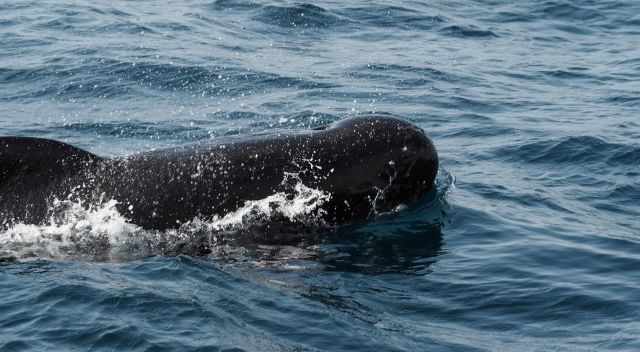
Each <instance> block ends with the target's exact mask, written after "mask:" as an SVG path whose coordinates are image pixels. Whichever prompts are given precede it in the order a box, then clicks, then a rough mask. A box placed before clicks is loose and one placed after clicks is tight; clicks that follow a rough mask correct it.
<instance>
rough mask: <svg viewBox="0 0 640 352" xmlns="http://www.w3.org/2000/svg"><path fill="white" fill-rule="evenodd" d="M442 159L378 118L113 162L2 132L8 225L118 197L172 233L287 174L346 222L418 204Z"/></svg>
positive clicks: (414, 133)
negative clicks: (54, 207) (61, 207)
mask: <svg viewBox="0 0 640 352" xmlns="http://www.w3.org/2000/svg"><path fill="white" fill-rule="evenodd" d="M437 170H438V156H437V153H436V149H435V147H434V145H433V143H432V141H431V140H430V139H429V138H428V137H427V135H426V134H425V132H424V131H423V130H422V129H420V128H418V127H417V126H415V125H413V124H412V123H410V122H407V121H404V120H402V119H399V118H396V117H391V116H386V115H371V116H364V117H354V118H347V119H344V120H341V121H338V122H336V123H333V124H331V125H328V126H325V127H323V128H317V129H313V130H305V131H290V132H280V133H275V134H271V135H262V136H251V137H244V138H236V139H232V140H226V141H218V142H213V143H212V142H208V143H196V144H192V145H187V146H180V147H175V148H170V149H162V150H154V151H149V152H142V153H138V154H133V155H130V156H126V157H120V158H104V157H100V156H97V155H95V154H93V153H90V152H88V151H85V150H82V149H79V148H76V147H73V146H71V145H68V144H65V143H62V142H58V141H54V140H48V139H40V138H29V137H0V227H2V226H4V227H5V228H7V227H9V226H11V225H12V224H16V223H26V224H43V223H47V222H48V221H50V220H49V219H50V216H51V214H50V209H51V203H52V201H53V200H54V199H73V200H77V201H81V202H82V204H83V205H85V206H90V205H91V204H96V202H100V201H101V200H105V199H114V200H116V201H117V208H118V211H119V212H120V213H121V214H122V215H123V216H125V217H126V218H127V219H128V221H130V222H131V223H133V224H136V225H139V226H141V227H142V228H145V229H157V230H165V229H170V228H178V227H180V225H181V224H183V223H186V222H189V221H190V220H192V219H194V218H196V217H198V218H201V219H207V218H212V217H214V216H222V215H224V214H227V213H228V212H231V211H234V210H237V209H239V208H240V207H241V206H243V204H245V202H247V201H250V200H258V199H263V198H265V197H268V196H269V195H271V194H274V193H275V192H282V191H285V190H286V188H287V185H286V182H283V179H285V177H286V175H287V174H295V175H296V177H297V179H299V181H300V182H302V183H303V184H304V185H306V186H308V187H311V188H314V189H318V190H321V191H323V192H326V193H328V194H330V199H329V200H328V201H327V202H325V203H324V204H323V205H322V208H323V215H322V217H323V219H324V221H326V223H328V224H333V225H341V224H349V223H358V222H362V221H366V220H367V219H369V218H370V217H371V216H372V214H374V213H376V212H380V211H388V210H391V209H394V208H396V207H397V206H399V205H401V204H406V205H410V204H412V203H414V202H416V201H418V200H419V199H420V198H422V197H423V196H424V195H425V194H426V193H427V192H429V191H430V190H432V189H433V187H434V180H435V177H436V173H437Z"/></svg>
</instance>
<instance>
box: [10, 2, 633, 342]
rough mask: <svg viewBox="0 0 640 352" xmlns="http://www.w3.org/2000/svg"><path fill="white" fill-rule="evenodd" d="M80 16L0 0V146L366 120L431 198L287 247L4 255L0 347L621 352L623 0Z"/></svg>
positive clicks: (235, 7)
mask: <svg viewBox="0 0 640 352" xmlns="http://www.w3.org/2000/svg"><path fill="white" fill-rule="evenodd" d="M100 3H101V2H94V1H85V0H80V1H74V2H68V3H67V4H64V3H63V2H61V1H5V2H2V3H0V135H25V136H37V137H44V138H53V139H58V140H62V141H65V142H68V143H71V144H73V145H77V146H79V147H82V148H85V149H88V150H90V151H92V152H94V153H97V154H100V155H105V156H118V155H127V154H131V153H134V152H140V151H145V150H150V149H153V148H160V147H167V146H176V145H182V144H186V143H189V142H193V141H202V140H207V139H215V138H219V137H221V136H228V135H245V134H251V133H268V132H269V131H274V130H282V129H305V128H312V127H315V126H317V125H322V124H325V123H327V122H332V121H337V120H340V119H342V118H345V117H348V116H353V115H358V114H365V113H368V112H372V111H373V112H379V113H390V114H395V115H399V116H402V117H404V118H406V119H408V120H411V121H413V122H414V123H416V124H418V125H419V126H421V127H422V128H424V129H425V130H426V131H427V133H428V134H429V135H430V136H431V137H432V138H433V140H434V142H435V144H436V146H437V148H438V151H439V154H440V158H441V164H442V165H441V169H440V175H439V178H438V195H437V199H436V200H435V201H434V202H435V204H431V205H429V206H426V207H422V208H419V209H413V210H408V211H405V212H403V213H400V214H397V215H395V216H390V217H386V218H382V219H378V220H377V221H374V222H372V223H371V224H369V225H367V226H361V227H355V228H345V229H342V230H341V232H340V233H338V235H339V236H329V237H330V238H327V239H326V240H325V241H324V242H323V243H321V244H314V245H310V246H306V247H305V246H300V247H278V246H271V247H267V246H261V247H252V248H221V249H220V250H218V251H214V253H212V254H211V255H209V256H204V257H195V256H190V255H188V253H187V255H184V254H183V255H178V256H171V255H152V256H136V255H135V253H134V254H133V255H132V256H131V257H130V258H126V257H125V258H124V259H123V258H120V259H119V260H106V261H105V260H93V259H91V258H87V257H86V256H82V255H78V256H76V257H74V256H70V257H64V258H59V257H52V256H50V255H46V253H47V252H46V251H41V252H34V253H33V254H32V255H25V256H24V258H19V259H18V260H14V259H9V258H5V260H3V261H2V263H0V297H1V299H0V351H3V352H4V351H63V350H64V351H88V350H92V351H218V350H219V351H241V350H243V351H324V350H328V351H638V350H640V339H639V338H638V336H640V321H639V319H638V318H639V317H640V271H639V270H638V269H639V268H640V222H639V221H638V219H639V218H640V217H639V215H640V205H639V204H640V169H639V165H640V142H639V141H640V123H639V122H638V119H639V118H640V2H638V1H632V0H628V1H620V0H616V1H590V0H569V1H559V0H554V1H534V0H525V1H520V2H517V4H511V2H510V1H499V0H474V1H471V0H467V1H442V0H438V1H431V2H420V1H408V0H407V1H400V0H394V1H323V2H317V3H304V2H289V1H258V2H252V1H242V0H217V1H199V0H193V1H180V2H165V1H137V2H129V1H112V2H102V3H104V4H100ZM454 180H455V181H454ZM432 203H433V202H432ZM434 212H435V213H437V215H436V218H437V219H438V221H436V222H434V221H433V216H434ZM0 236H2V235H0ZM4 236H6V233H5V234H4ZM6 249H7V248H0V250H6ZM42 253H44V254H42ZM103 259H104V258H103Z"/></svg>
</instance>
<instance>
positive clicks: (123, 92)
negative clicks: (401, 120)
mask: <svg viewBox="0 0 640 352" xmlns="http://www.w3.org/2000/svg"><path fill="white" fill-rule="evenodd" d="M0 79H2V80H3V81H4V82H7V83H13V84H16V85H18V86H19V87H20V85H22V84H24V83H26V82H29V83H34V82H38V83H40V86H41V88H40V89H38V90H22V89H20V88H16V89H15V90H14V92H13V94H11V93H8V94H7V96H5V97H1V98H0V99H4V100H12V99H21V98H22V99H24V98H27V99H34V98H42V97H47V96H51V97H57V98H76V99H78V98H95V97H99V98H115V97H123V96H128V95H130V94H134V93H135V94H143V95H149V93H150V92H149V90H160V91H170V92H187V93H194V92H196V93H198V94H199V95H203V96H205V95H209V96H219V95H231V96H234V95H240V94H252V92H259V91H264V90H266V89H274V88H291V89H318V88H330V87H333V85H331V84H326V83H320V82H315V81H309V80H306V79H302V78H293V77H286V76H280V75H277V74H273V73H267V72H259V71H250V70H246V69H240V68H234V67H224V66H215V67H206V66H185V65H176V64H166V63H153V62H123V61H118V60H111V59H97V60H96V59H88V60H85V61H83V62H82V63H81V64H80V65H76V66H62V65H47V66H41V67H33V68H28V69H27V68H5V69H2V70H0Z"/></svg>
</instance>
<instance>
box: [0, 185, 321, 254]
mask: <svg viewBox="0 0 640 352" xmlns="http://www.w3.org/2000/svg"><path fill="white" fill-rule="evenodd" d="M283 184H291V185H292V186H291V189H290V190H287V191H283V192H278V193H275V194H272V195H270V196H268V197H266V198H263V199H259V200H252V201H247V202H246V203H245V204H244V206H242V207H241V208H239V209H237V210H236V211H233V212H230V213H228V214H225V215H223V216H216V217H214V218H212V219H208V220H202V219H198V218H195V219H193V220H192V221H190V222H188V223H185V224H182V226H181V227H180V228H179V229H175V230H168V231H151V230H145V229H142V228H141V227H139V226H137V225H135V224H132V223H130V222H128V220H127V218H126V217H124V216H123V215H122V214H120V213H119V212H118V210H117V209H116V205H117V202H116V201H115V200H109V201H107V202H103V203H102V204H100V205H97V206H85V205H83V204H82V203H81V202H77V201H71V200H64V201H58V200H56V201H54V202H53V204H52V206H51V213H52V216H51V218H50V221H49V222H48V223H47V224H45V225H32V224H24V223H19V224H15V225H13V226H11V227H10V228H9V229H7V230H5V231H4V232H0V260H3V259H4V260H7V259H8V258H13V259H29V258H47V259H58V260H64V259H86V260H98V261H123V260H131V259H136V258H141V257H145V256H150V255H178V254H187V255H201V254H206V253H208V252H211V251H212V250H213V249H214V247H216V246H218V245H220V244H221V243H222V242H223V238H229V237H233V238H241V237H243V236H248V235H250V232H255V231H263V230H265V229H267V228H268V227H269V224H271V223H272V222H273V220H274V219H275V220H278V222H281V221H282V220H283V219H284V220H287V221H288V222H289V223H291V224H299V225H304V226H308V227H309V228H318V227H321V226H322V225H323V222H322V215H323V214H324V210H323V209H322V207H321V206H322V205H323V204H324V203H325V202H326V201H328V200H329V199H330V197H331V195H330V194H328V193H325V192H322V191H320V190H317V189H313V188H310V187H307V186H305V185H304V184H302V182H301V181H300V180H299V179H298V178H297V175H296V174H288V175H286V177H285V180H284V181H283ZM296 229H299V227H297V228H296ZM254 235H255V234H254Z"/></svg>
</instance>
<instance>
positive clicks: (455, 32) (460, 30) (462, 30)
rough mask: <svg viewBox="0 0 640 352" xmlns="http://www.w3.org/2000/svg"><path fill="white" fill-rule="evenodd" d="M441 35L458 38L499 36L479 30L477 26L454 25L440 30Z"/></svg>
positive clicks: (488, 31)
mask: <svg viewBox="0 0 640 352" xmlns="http://www.w3.org/2000/svg"><path fill="white" fill-rule="evenodd" d="M440 33H442V34H444V35H447V36H450V37H458V38H497V37H498V35H497V34H496V33H494V32H493V31H490V30H484V29H479V28H477V27H475V26H460V25H453V26H447V27H444V28H442V29H440Z"/></svg>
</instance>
